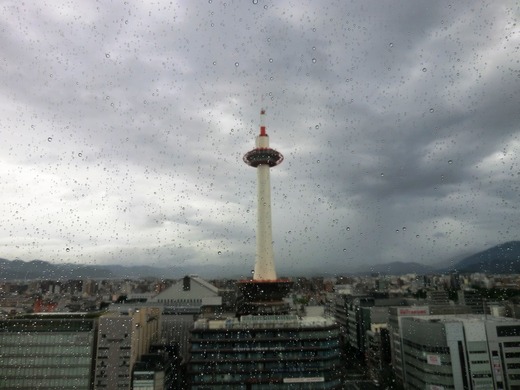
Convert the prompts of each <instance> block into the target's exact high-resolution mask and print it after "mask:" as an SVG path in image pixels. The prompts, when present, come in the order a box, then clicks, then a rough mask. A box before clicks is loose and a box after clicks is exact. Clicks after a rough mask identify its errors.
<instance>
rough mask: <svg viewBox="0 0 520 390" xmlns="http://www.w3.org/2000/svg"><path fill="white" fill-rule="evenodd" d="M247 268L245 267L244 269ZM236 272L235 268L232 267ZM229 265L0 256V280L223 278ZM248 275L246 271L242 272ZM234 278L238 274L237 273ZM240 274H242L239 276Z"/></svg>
mask: <svg viewBox="0 0 520 390" xmlns="http://www.w3.org/2000/svg"><path fill="white" fill-rule="evenodd" d="M244 270H247V268H244ZM234 271H238V272H239V269H238V268H236V267H235V268H234ZM229 273H230V272H229V268H227V267H225V266H222V265H203V266H201V265H184V266H171V267H153V266H146V265H128V266H124V265H117V264H113V265H83V264H70V263H68V264H52V263H49V262H47V261H43V260H31V261H22V260H7V259H0V280H35V279H39V280H45V279H48V280H60V279H63V280H70V279H116V278H117V279H138V278H142V277H157V278H168V279H178V278H181V277H183V276H184V275H193V274H196V275H200V276H202V277H208V278H210V277H223V276H225V275H227V274H229ZM245 274H247V271H245V272H243V273H242V275H245ZM233 277H237V278H239V277H241V276H240V274H237V275H233ZM242 277H243V276H242Z"/></svg>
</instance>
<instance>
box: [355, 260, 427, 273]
mask: <svg viewBox="0 0 520 390" xmlns="http://www.w3.org/2000/svg"><path fill="white" fill-rule="evenodd" d="M434 272H435V268H434V267H431V266H429V265H425V264H419V263H404V262H402V261H394V262H391V263H385V264H375V265H371V266H367V267H364V268H363V269H361V270H359V271H358V272H356V274H361V275H367V274H381V275H405V274H422V275H424V274H429V273H434Z"/></svg>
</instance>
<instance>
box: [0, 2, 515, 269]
mask: <svg viewBox="0 0 520 390" xmlns="http://www.w3.org/2000/svg"><path fill="white" fill-rule="evenodd" d="M0 12H1V13H2V14H3V16H4V18H2V22H1V23H2V32H1V35H2V36H1V38H2V42H3V44H2V55H1V56H0V66H1V67H2V69H3V72H2V74H1V75H0V88H1V90H2V95H3V98H2V115H1V119H0V121H1V123H0V124H1V126H2V130H1V131H2V135H3V136H4V137H3V138H4V139H6V140H7V142H4V144H3V145H2V146H1V148H2V155H3V156H4V161H3V162H4V164H3V168H2V178H3V179H2V189H3V193H4V195H5V196H4V199H3V201H2V202H3V205H4V210H5V211H4V213H3V215H2V216H3V219H4V220H5V221H6V222H7V225H8V226H9V231H10V233H9V234H8V235H7V236H6V238H4V240H3V241H2V246H3V249H4V251H5V253H4V257H16V256H18V257H20V258H29V257H41V258H48V259H52V260H53V261H70V260H71V259H76V258H80V259H88V260H91V261H99V262H107V261H124V260H127V261H132V262H143V261H145V260H144V259H153V261H155V262H157V263H161V264H166V263H168V262H169V261H170V259H175V262H185V263H186V262H188V263H197V262H201V263H203V262H208V263H218V264H241V265H243V263H244V261H246V260H245V259H248V260H247V261H251V262H252V258H253V257H254V247H255V245H254V226H255V208H256V200H255V196H256V195H255V194H256V189H255V185H256V183H255V180H256V179H255V178H256V174H255V172H254V170H253V169H251V168H250V167H247V166H246V165H245V164H244V163H243V162H242V155H243V153H245V152H246V151H248V150H250V149H252V148H253V147H254V136H255V135H256V133H257V129H258V119H259V115H258V113H259V109H260V107H261V106H267V113H268V116H267V126H268V133H269V135H270V137H271V145H272V146H273V147H275V148H277V149H278V150H280V151H281V152H282V153H283V154H284V155H285V157H286V159H285V161H284V163H283V164H282V165H281V166H280V167H277V168H275V169H273V171H272V175H271V176H272V186H273V229H274V232H275V253H276V255H275V257H276V258H277V261H279V262H280V264H281V265H280V266H281V267H282V269H287V267H288V266H289V265H290V264H298V265H301V266H302V267H305V266H307V265H309V264H310V263H311V262H313V261H316V260H320V261H322V262H323V264H327V265H328V267H329V268H330V269H332V270H334V269H338V270H345V269H347V270H348V269H349V267H354V266H355V265H356V264H358V263H361V262H365V263H366V262H382V261H388V260H404V261H406V260H420V261H424V262H428V261H432V259H434V260H440V259H442V258H446V257H449V256H452V255H456V254H458V253H460V252H461V251H468V250H473V249H474V250H479V249H483V248H484V247H485V246H486V245H493V244H496V243H498V242H501V241H505V240H509V239H516V238H517V237H516V234H517V232H518V228H519V226H518V222H517V221H518V220H520V219H518V212H517V211H516V208H515V206H514V205H515V203H517V202H518V185H517V184H516V183H517V181H518V177H519V176H518V175H519V174H518V172H520V167H519V165H518V163H519V161H518V154H517V152H518V147H519V146H520V145H519V141H518V123H520V114H519V112H520V111H519V110H518V108H517V103H516V102H518V101H519V96H518V95H519V91H520V88H518V83H519V82H520V78H519V77H518V74H519V68H518V62H517V58H518V34H519V32H518V28H517V27H516V24H515V23H517V20H516V18H517V16H516V15H517V12H516V11H515V9H514V6H513V5H511V6H510V7H509V8H508V7H507V5H503V6H496V5H495V4H493V3H486V2H480V3H478V4H475V3H474V2H470V1H468V2H458V3H456V4H451V3H449V2H435V3H432V2H426V1H418V2H417V1H410V2H406V3H399V4H396V3H395V2H356V1H353V2H341V1H338V2H332V3H329V4H327V5H321V4H320V5H318V4H314V3H312V2H308V3H305V2H304V3H302V2H297V3H296V2H292V1H285V2H276V3H270V2H263V1H259V2H257V4H255V3H253V2H233V1H231V2H226V3H221V2H217V1H208V2H203V3H197V4H191V3H190V4H188V3H182V2H178V3H177V2H164V3H160V2H159V3H156V4H146V3H133V2H128V3H117V4H102V5H101V4H94V3H93V4H84V3H82V4H69V5H67V4H65V3H64V4H57V5H56V6H55V7H52V8H51V7H46V6H44V5H40V6H32V5H24V4H21V5H20V4H17V3H5V4H4V5H3V6H2V9H1V11H0ZM41 205H43V207H41ZM17 211H18V213H17ZM27 225H30V228H29V231H27V230H24V229H25V228H26V227H27ZM40 226H45V229H43V228H39V229H38V227H40ZM403 228H405V229H403ZM64 248H69V251H68V252H65V250H64ZM71 248H73V250H70V249H71ZM219 253H220V255H219ZM74 256H76V257H74ZM251 266H252V264H251ZM248 267H249V266H248ZM283 267H286V268H283ZM246 268H247V267H246Z"/></svg>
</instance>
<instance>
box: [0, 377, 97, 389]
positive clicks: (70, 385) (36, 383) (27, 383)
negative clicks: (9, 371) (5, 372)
mask: <svg viewBox="0 0 520 390" xmlns="http://www.w3.org/2000/svg"><path fill="white" fill-rule="evenodd" d="M0 388H4V389H22V388H25V389H41V388H47V389H62V390H83V389H84V390H89V389H90V377H89V378H78V379H71V378H45V379H43V378H38V379H34V378H6V377H3V378H2V381H1V383H0Z"/></svg>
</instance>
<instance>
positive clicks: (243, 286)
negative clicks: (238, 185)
mask: <svg viewBox="0 0 520 390" xmlns="http://www.w3.org/2000/svg"><path fill="white" fill-rule="evenodd" d="M264 116H265V110H263V109H262V111H261V112H260V118H261V122H260V134H259V135H258V136H257V137H256V147H255V148H254V149H253V150H251V151H249V152H247V153H246V154H245V155H244V162H245V163H246V164H247V165H249V166H251V167H253V168H256V172H257V225H256V226H257V229H256V257H255V269H254V274H253V278H252V280H243V281H240V282H239V283H238V287H239V289H240V291H241V293H242V301H243V304H242V310H240V309H239V311H240V312H242V314H267V313H276V312H281V311H283V310H281V308H282V307H284V305H283V302H282V299H283V297H284V296H285V295H287V293H288V292H289V290H290V288H291V286H292V282H291V281H289V280H287V279H278V278H277V276H276V270H275V266H274V255H273V243H272V242H273V235H272V221H271V184H270V168H272V167H275V166H277V165H279V164H281V163H282V161H283V155H282V154H281V153H280V152H278V151H277V150H274V149H272V148H270V147H269V136H268V135H267V132H266V127H265V125H264Z"/></svg>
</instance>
